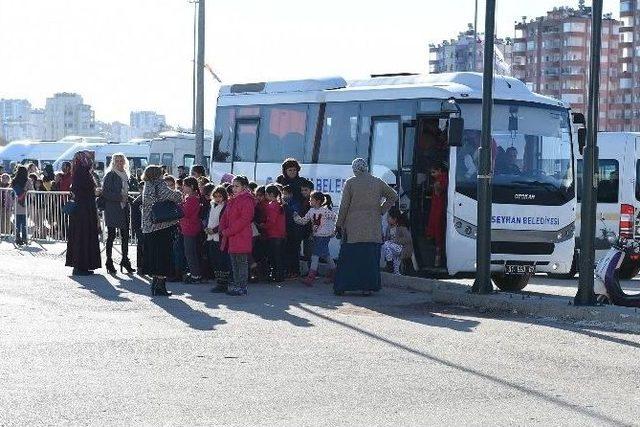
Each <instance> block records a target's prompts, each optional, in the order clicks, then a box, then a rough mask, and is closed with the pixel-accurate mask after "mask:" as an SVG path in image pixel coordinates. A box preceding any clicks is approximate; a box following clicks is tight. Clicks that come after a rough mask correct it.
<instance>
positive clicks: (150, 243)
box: [142, 165, 182, 296]
mask: <svg viewBox="0 0 640 427" xmlns="http://www.w3.org/2000/svg"><path fill="white" fill-rule="evenodd" d="M162 175H163V173H162V168H161V167H160V166H156V165H151V166H147V168H146V169H145V171H144V175H143V177H142V180H143V181H144V189H143V190H142V233H143V234H144V251H143V252H144V272H145V274H147V275H149V276H152V278H153V279H152V281H151V295H152V296H153V295H162V296H170V295H171V292H169V291H167V284H166V280H167V276H168V275H169V274H170V273H171V247H172V245H173V238H174V234H175V232H176V225H177V224H178V221H179V220H180V218H181V217H182V212H181V210H180V208H179V203H180V202H182V194H181V193H180V192H179V191H173V190H171V189H169V187H167V185H166V184H165V183H164V181H163V180H162Z"/></svg>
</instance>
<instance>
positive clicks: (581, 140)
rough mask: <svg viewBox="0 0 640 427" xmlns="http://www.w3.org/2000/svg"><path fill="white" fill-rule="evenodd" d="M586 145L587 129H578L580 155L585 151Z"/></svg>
mask: <svg viewBox="0 0 640 427" xmlns="http://www.w3.org/2000/svg"><path fill="white" fill-rule="evenodd" d="M585 145H587V129H586V128H578V150H580V154H582V152H583V151H584V146H585Z"/></svg>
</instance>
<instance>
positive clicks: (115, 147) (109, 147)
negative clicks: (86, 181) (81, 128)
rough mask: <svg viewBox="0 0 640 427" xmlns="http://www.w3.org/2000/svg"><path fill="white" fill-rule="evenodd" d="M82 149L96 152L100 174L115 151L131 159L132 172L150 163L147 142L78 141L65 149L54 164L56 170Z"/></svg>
mask: <svg viewBox="0 0 640 427" xmlns="http://www.w3.org/2000/svg"><path fill="white" fill-rule="evenodd" d="M82 150H91V151H95V153H96V172H97V173H98V175H99V176H102V175H103V174H104V170H105V168H106V167H108V166H109V163H110V162H111V156H112V155H113V154H114V153H123V154H124V155H125V156H127V158H128V159H129V168H130V169H131V172H132V173H136V172H139V171H142V170H144V168H146V167H147V164H148V158H149V145H148V144H145V143H139V144H138V143H120V144H106V143H84V142H83V143H78V144H74V145H73V146H72V147H70V148H69V149H68V150H67V151H65V152H64V153H63V154H62V155H61V156H60V157H58V159H57V160H56V161H55V162H54V164H53V169H54V170H60V169H61V167H62V162H70V161H71V160H73V156H74V155H75V154H76V153H77V152H78V151H82Z"/></svg>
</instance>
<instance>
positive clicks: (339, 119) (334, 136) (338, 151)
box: [318, 102, 359, 165]
mask: <svg viewBox="0 0 640 427" xmlns="http://www.w3.org/2000/svg"><path fill="white" fill-rule="evenodd" d="M358 112H359V105H358V104H357V103H351V102H346V103H344V102H341V103H336V104H327V108H326V111H325V117H324V124H323V129H322V140H321V142H320V150H319V155H318V163H328V164H337V165H348V164H351V162H352V161H353V159H355V158H356V157H357V155H358Z"/></svg>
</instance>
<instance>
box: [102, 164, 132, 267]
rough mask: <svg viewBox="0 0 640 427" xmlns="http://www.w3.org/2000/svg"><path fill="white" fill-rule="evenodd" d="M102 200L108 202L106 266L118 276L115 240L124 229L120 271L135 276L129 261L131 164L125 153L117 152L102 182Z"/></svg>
mask: <svg viewBox="0 0 640 427" xmlns="http://www.w3.org/2000/svg"><path fill="white" fill-rule="evenodd" d="M102 198H103V199H104V222H105V224H106V226H107V247H106V252H107V262H106V263H105V267H106V269H107V272H108V273H109V274H116V269H115V267H114V266H113V258H112V253H113V241H114V240H115V238H116V230H120V249H121V253H122V260H121V261H120V271H121V272H122V270H127V274H133V273H134V272H135V271H136V270H134V269H133V268H132V267H131V261H129V223H130V221H129V220H130V210H131V206H130V204H129V161H128V160H127V158H126V156H125V155H124V154H122V153H115V154H114V155H113V156H112V157H111V164H110V165H109V167H108V168H107V173H106V175H105V176H104V180H103V182H102Z"/></svg>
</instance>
